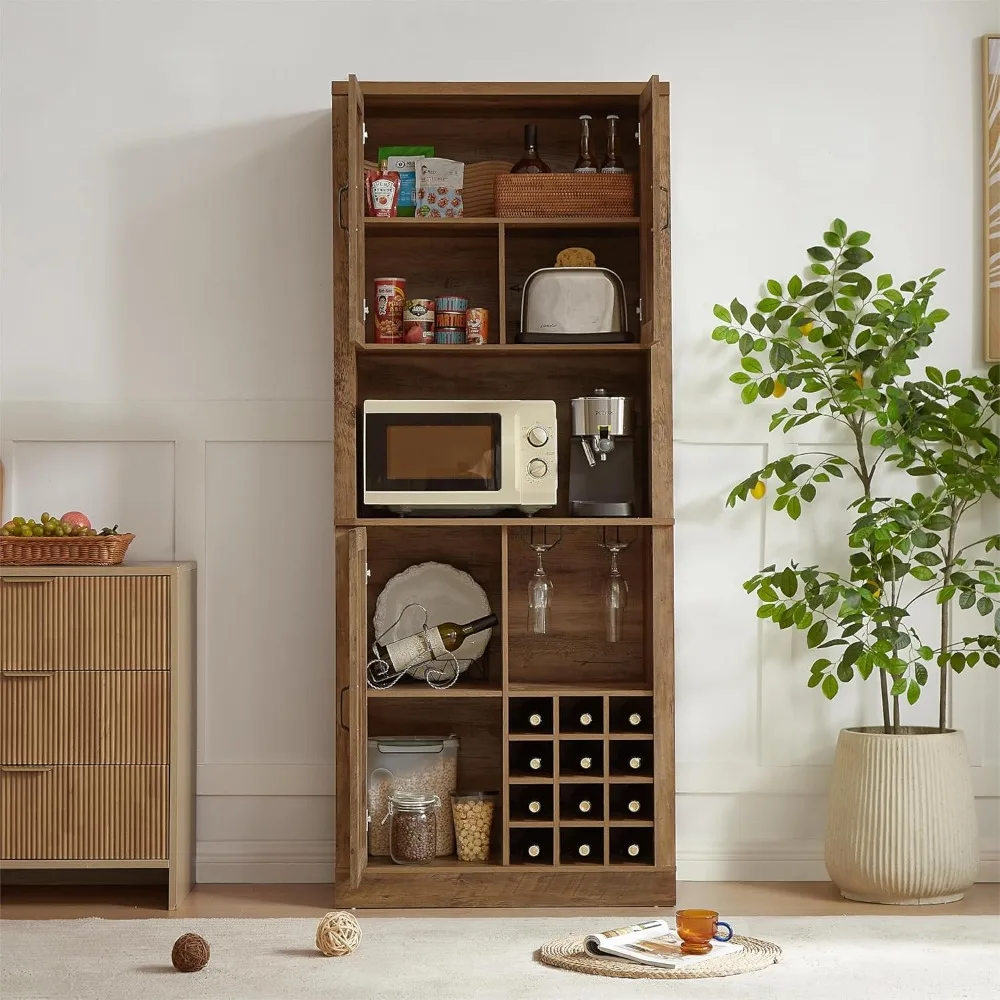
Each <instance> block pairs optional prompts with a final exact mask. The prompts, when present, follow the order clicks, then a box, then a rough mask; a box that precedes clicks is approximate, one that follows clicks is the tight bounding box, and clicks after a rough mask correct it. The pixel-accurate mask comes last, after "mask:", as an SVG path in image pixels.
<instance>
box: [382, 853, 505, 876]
mask: <svg viewBox="0 0 1000 1000" xmlns="http://www.w3.org/2000/svg"><path fill="white" fill-rule="evenodd" d="M503 867H504V866H503V865H502V864H501V862H500V856H499V854H497V855H495V856H494V857H492V858H491V859H490V860H489V861H487V862H480V861H459V860H458V858H456V857H454V856H453V855H452V856H449V857H447V858H434V860H433V861H429V862H428V863H427V864H425V865H397V864H396V863H395V862H394V861H393V860H392V858H386V857H382V858H369V859H368V868H369V869H383V870H384V869H387V868H388V869H391V870H392V871H393V873H394V874H398V875H407V874H411V873H412V874H417V873H419V872H426V871H427V870H428V869H431V870H433V871H435V872H442V873H449V874H459V873H461V872H490V871H502V870H503Z"/></svg>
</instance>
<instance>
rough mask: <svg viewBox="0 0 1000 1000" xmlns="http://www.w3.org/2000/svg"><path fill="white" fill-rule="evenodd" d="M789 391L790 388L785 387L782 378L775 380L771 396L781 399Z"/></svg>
mask: <svg viewBox="0 0 1000 1000" xmlns="http://www.w3.org/2000/svg"><path fill="white" fill-rule="evenodd" d="M787 389H788V387H787V386H786V385H785V383H784V382H782V381H781V379H780V378H778V379H775V380H774V390H773V392H772V393H771V395H772V396H774V398H775V399H781V397H782V396H784V394H785V393H786V391H787Z"/></svg>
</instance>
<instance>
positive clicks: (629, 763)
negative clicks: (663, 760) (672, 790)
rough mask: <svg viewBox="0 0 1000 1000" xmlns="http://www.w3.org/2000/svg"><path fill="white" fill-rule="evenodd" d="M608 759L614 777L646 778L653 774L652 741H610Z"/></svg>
mask: <svg viewBox="0 0 1000 1000" xmlns="http://www.w3.org/2000/svg"><path fill="white" fill-rule="evenodd" d="M610 757H611V759H610V773H611V774H612V776H614V777H633V778H639V777H643V778H648V777H649V776H651V775H652V773H653V742H652V740H618V741H617V742H616V741H614V740H612V742H611V751H610Z"/></svg>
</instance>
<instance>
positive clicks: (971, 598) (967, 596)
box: [958, 590, 987, 614]
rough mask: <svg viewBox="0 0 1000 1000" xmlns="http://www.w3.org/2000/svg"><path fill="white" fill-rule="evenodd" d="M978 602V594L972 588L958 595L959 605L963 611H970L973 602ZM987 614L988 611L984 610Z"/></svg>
mask: <svg viewBox="0 0 1000 1000" xmlns="http://www.w3.org/2000/svg"><path fill="white" fill-rule="evenodd" d="M975 603H976V594H975V591H972V590H963V591H962V593H961V594H959V595H958V606H959V607H960V608H961V609H962V610H963V611H968V610H969V608H971V607H972V605H973V604H975ZM983 613H984V614H986V613H987V612H983Z"/></svg>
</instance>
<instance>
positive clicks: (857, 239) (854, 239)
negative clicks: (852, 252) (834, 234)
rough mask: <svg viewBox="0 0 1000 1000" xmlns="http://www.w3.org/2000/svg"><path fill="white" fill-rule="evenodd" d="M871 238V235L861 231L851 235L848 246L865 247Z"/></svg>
mask: <svg viewBox="0 0 1000 1000" xmlns="http://www.w3.org/2000/svg"><path fill="white" fill-rule="evenodd" d="M871 238H872V237H871V233H866V232H865V231H864V230H862V229H859V230H858V231H857V232H856V233H851V235H850V236H848V237H847V245H848V246H849V247H863V246H864V245H865V244H866V243H867V242H868V241H869V240H870V239H871Z"/></svg>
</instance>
